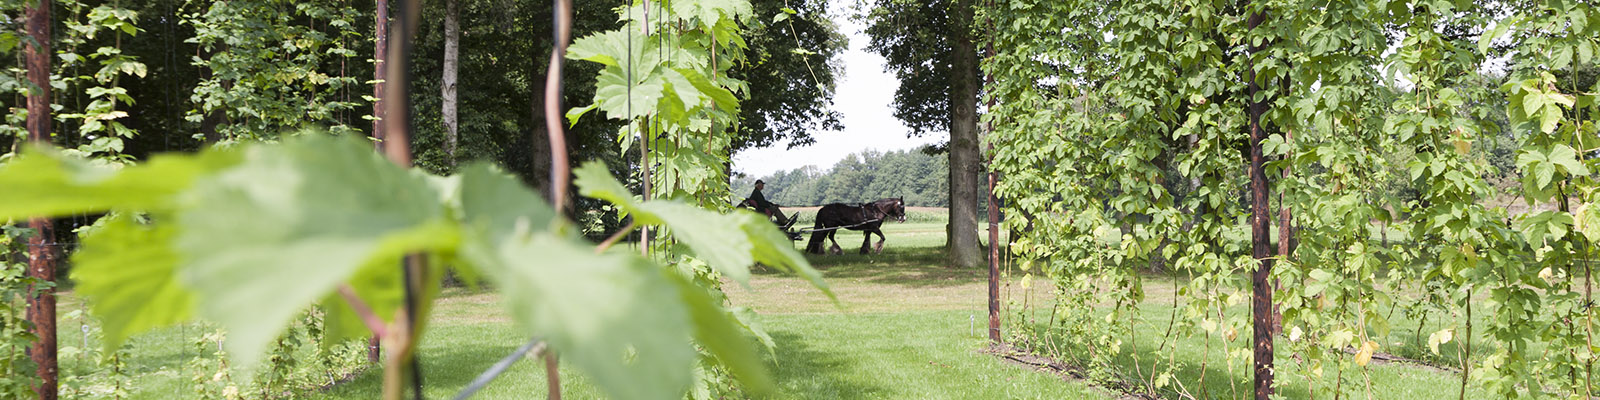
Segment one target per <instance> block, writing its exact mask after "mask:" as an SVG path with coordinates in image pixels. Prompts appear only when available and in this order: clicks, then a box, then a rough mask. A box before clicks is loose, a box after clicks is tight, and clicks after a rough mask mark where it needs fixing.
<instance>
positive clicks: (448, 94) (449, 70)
mask: <svg viewBox="0 0 1600 400" xmlns="http://www.w3.org/2000/svg"><path fill="white" fill-rule="evenodd" d="M460 3H461V2H460V0H445V1H444V76H443V77H442V78H441V79H440V80H439V82H440V83H439V91H440V96H441V97H443V98H444V106H443V107H442V108H443V109H444V137H445V140H444V154H445V156H446V157H447V158H448V160H446V161H447V162H448V163H449V164H450V165H451V166H454V165H456V132H457V127H458V126H459V123H458V122H457V120H456V68H457V64H458V61H457V60H459V59H460V58H461V21H460V18H461V17H460V14H461V5H460Z"/></svg>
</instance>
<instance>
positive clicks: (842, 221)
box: [739, 198, 906, 254]
mask: <svg viewBox="0 0 1600 400" xmlns="http://www.w3.org/2000/svg"><path fill="white" fill-rule="evenodd" d="M739 206H740V207H745V208H750V209H752V210H757V211H758V212H760V211H761V209H760V207H758V206H757V205H756V204H755V202H754V201H752V200H749V199H746V200H745V201H743V202H740V203H739ZM773 209H774V210H771V211H768V212H766V213H765V214H766V215H767V217H768V219H769V220H771V221H773V223H774V224H776V225H778V230H781V231H783V233H784V235H786V236H788V237H789V240H800V239H801V238H802V237H804V236H805V234H807V233H809V234H811V241H810V242H808V243H807V244H806V252H808V253H812V254H823V253H824V250H823V247H822V246H823V243H824V242H825V241H831V242H832V243H833V246H832V247H830V248H829V249H828V251H827V252H831V253H834V254H840V253H842V252H843V250H841V249H840V248H839V241H838V240H836V239H835V238H834V235H835V234H836V233H838V232H837V231H838V230H840V229H849V230H853V231H862V233H863V234H865V235H866V236H865V237H864V238H862V242H861V254H867V252H868V249H871V251H872V252H874V253H881V252H883V242H884V240H885V237H884V236H883V231H882V230H881V229H879V228H881V227H882V226H883V222H884V221H888V220H893V221H895V222H905V221H906V205H905V200H903V199H901V198H886V199H880V200H878V201H874V202H871V203H864V204H860V205H848V204H844V203H832V204H828V205H825V206H822V208H821V209H818V210H817V218H816V223H815V224H813V225H812V227H811V228H807V229H794V224H795V221H796V220H799V217H800V213H799V212H796V213H794V215H792V216H786V215H783V212H782V211H781V210H775V209H776V207H773ZM874 234H876V235H878V244H877V245H876V246H873V245H872V235H874Z"/></svg>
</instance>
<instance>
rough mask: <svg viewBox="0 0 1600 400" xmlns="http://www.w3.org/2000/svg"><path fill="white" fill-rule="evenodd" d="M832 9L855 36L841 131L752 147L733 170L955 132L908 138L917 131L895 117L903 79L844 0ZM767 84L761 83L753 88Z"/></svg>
mask: <svg viewBox="0 0 1600 400" xmlns="http://www.w3.org/2000/svg"><path fill="white" fill-rule="evenodd" d="M832 3H835V4H836V5H835V6H834V7H833V8H834V9H833V10H831V11H830V12H829V13H830V14H832V18H833V20H834V22H835V23H838V24H839V29H840V30H841V31H843V33H844V34H845V35H846V36H847V37H848V38H849V40H850V49H849V50H848V51H845V52H844V53H843V54H841V55H840V59H841V60H842V61H843V62H844V76H843V79H839V81H838V90H837V91H836V92H835V93H834V95H833V109H834V110H836V111H838V112H839V113H840V114H843V116H844V117H843V118H841V119H840V122H842V123H843V124H844V130H841V131H816V132H812V133H811V136H812V137H814V138H816V139H817V142H816V143H815V144H812V145H810V146H805V147H796V148H794V149H787V147H788V146H789V143H788V142H787V141H784V142H779V143H777V144H774V145H772V146H771V147H767V148H758V149H749V150H745V151H743V152H741V153H739V154H735V155H734V157H733V170H734V171H737V172H743V173H745V174H747V175H751V176H755V177H762V176H766V175H768V174H771V173H773V172H777V171H780V170H789V169H795V168H799V167H802V166H806V165H815V166H817V167H819V168H823V169H827V168H830V167H833V164H834V163H837V162H838V161H839V160H841V159H844V156H845V155H848V154H851V153H859V152H862V151H864V150H869V149H871V150H878V151H890V150H902V149H909V148H916V147H921V146H923V145H927V144H931V143H938V142H943V141H945V140H946V139H948V138H949V136H950V135H949V133H934V134H929V135H926V136H922V137H913V138H907V137H906V134H908V133H910V132H911V128H907V127H906V126H905V124H901V123H900V120H898V119H895V117H894V107H893V106H892V105H891V103H892V102H893V101H894V90H895V88H898V87H900V81H899V80H898V79H895V77H894V75H893V74H890V73H888V72H884V70H883V62H884V60H883V57H880V56H878V55H877V54H873V53H872V52H869V51H867V50H866V46H867V35H866V34H865V33H863V32H861V29H862V26H861V25H860V24H857V23H855V22H853V21H850V19H849V18H847V17H845V16H844V12H845V10H843V9H842V8H840V7H842V6H839V5H837V4H838V3H846V2H832ZM751 90H761V88H751Z"/></svg>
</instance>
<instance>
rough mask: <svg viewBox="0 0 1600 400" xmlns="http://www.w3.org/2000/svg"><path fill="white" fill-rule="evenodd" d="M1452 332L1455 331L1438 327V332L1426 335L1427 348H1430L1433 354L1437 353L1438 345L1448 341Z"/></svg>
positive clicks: (1452, 334)
mask: <svg viewBox="0 0 1600 400" xmlns="http://www.w3.org/2000/svg"><path fill="white" fill-rule="evenodd" d="M1454 334H1455V331H1453V330H1450V329H1440V330H1439V331H1438V332H1434V333H1433V334H1432V335H1428V350H1432V351H1433V354H1439V345H1441V344H1445V343H1450V339H1451V338H1452V337H1453V336H1454Z"/></svg>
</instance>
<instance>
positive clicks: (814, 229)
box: [799, 218, 883, 234]
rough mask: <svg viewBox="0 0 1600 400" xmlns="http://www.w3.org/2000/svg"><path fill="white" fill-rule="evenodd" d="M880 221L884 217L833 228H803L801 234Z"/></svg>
mask: <svg viewBox="0 0 1600 400" xmlns="http://www.w3.org/2000/svg"><path fill="white" fill-rule="evenodd" d="M879 221H883V218H873V219H869V220H866V221H864V222H861V223H859V224H855V225H845V226H835V227H831V228H821V229H818V228H811V229H801V230H800V231H799V233H800V234H807V233H811V232H827V231H833V230H839V229H848V228H854V227H858V226H862V225H867V224H871V223H874V222H879Z"/></svg>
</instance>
